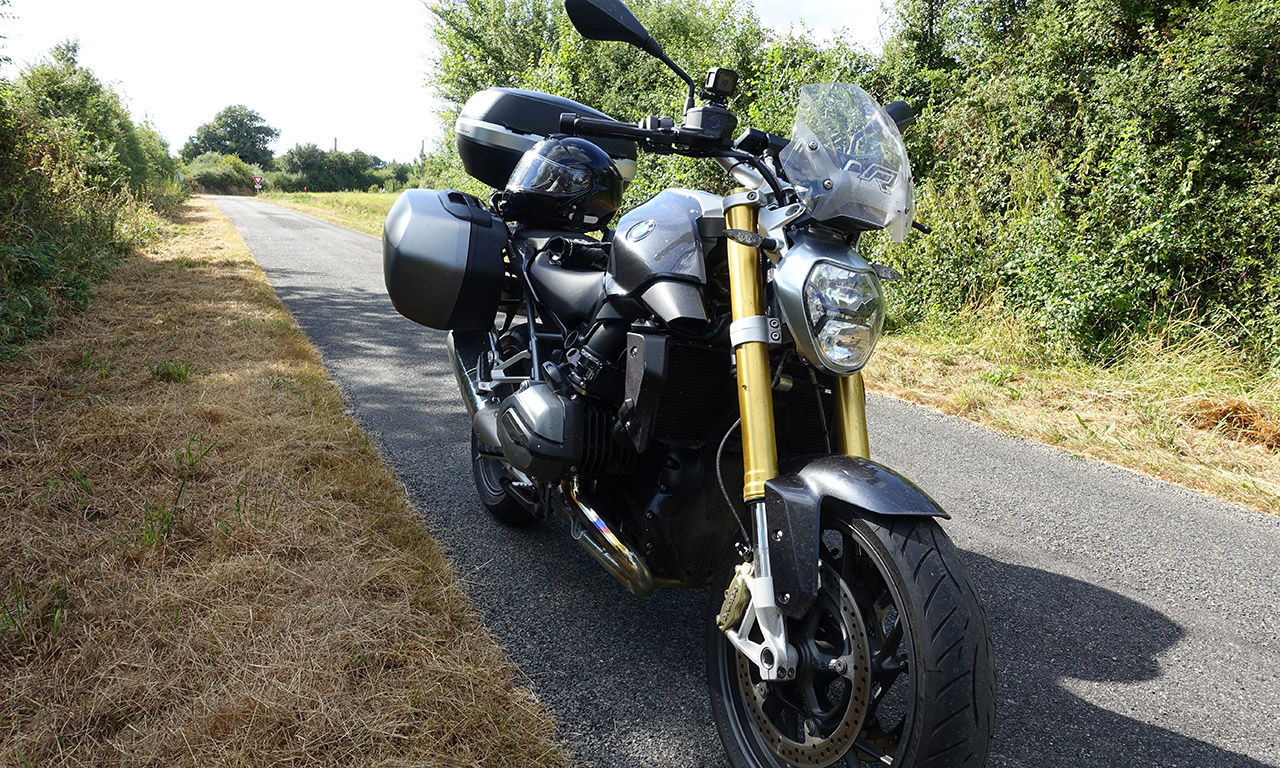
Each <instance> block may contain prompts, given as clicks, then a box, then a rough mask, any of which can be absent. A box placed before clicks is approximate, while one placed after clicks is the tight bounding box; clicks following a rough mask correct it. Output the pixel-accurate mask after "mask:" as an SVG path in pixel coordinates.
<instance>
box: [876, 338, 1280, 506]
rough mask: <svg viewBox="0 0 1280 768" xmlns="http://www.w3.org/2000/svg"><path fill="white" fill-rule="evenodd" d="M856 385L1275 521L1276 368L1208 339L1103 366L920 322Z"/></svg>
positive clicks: (1278, 495) (885, 348)
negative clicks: (1257, 365)
mask: <svg viewBox="0 0 1280 768" xmlns="http://www.w3.org/2000/svg"><path fill="white" fill-rule="evenodd" d="M866 377H867V384H868V388H870V389H872V390H873V391H877V392H881V393H883V394H887V395H890V396H893V397H897V398H901V399H903V400H908V401H910V402H913V403H918V404H920V405H925V406H928V407H930V408H934V409H936V410H939V411H942V412H943V413H949V414H953V415H956V416H963V417H965V418H968V419H971V420H973V421H976V422H978V423H979V424H982V425H984V426H987V427H990V428H992V429H996V430H999V431H1001V432H1004V433H1005V434H1008V435H1011V436H1013V437H1018V438H1023V439H1027V440H1035V441H1038V442H1042V443H1046V444H1048V445H1053V446H1056V447H1058V448H1061V449H1063V450H1065V451H1068V452H1069V453H1072V454H1076V455H1080V456H1087V457H1089V458H1094V459H1101V460H1103V461H1107V462H1110V463H1112V464H1116V465H1119V466H1122V467H1127V468H1129V469H1133V470H1136V471H1138V472H1141V473H1143V474H1146V475H1148V476H1150V477H1155V478H1158V479H1161V480H1165V481H1167V482H1171V483H1175V484H1177V485H1181V486H1183V487H1185V488H1191V489H1193V490H1196V491H1200V492H1202V493H1205V494H1208V495H1210V496H1215V497H1217V498H1219V499H1224V500H1227V501H1232V502H1235V503H1238V504H1242V505H1244V506H1248V507H1252V508H1253V509H1256V510H1258V511H1260V512H1264V513H1268V514H1272V515H1280V371H1277V370H1271V371H1265V370H1256V369H1253V368H1250V367H1249V365H1248V364H1247V363H1245V362H1244V361H1243V360H1241V359H1240V358H1239V356H1238V355H1237V354H1235V353H1233V352H1232V351H1231V349H1230V347H1229V346H1228V345H1227V344H1225V343H1224V342H1222V341H1221V340H1220V339H1218V338H1217V337H1216V336H1215V335H1214V334H1213V333H1212V332H1210V331H1203V330H1202V331H1199V332H1197V333H1196V334H1195V335H1193V336H1192V337H1191V338H1190V339H1189V340H1188V341H1185V342H1181V343H1178V344H1169V343H1166V342H1164V341H1162V340H1161V339H1150V340H1148V341H1145V342H1143V343H1140V344H1136V345H1134V346H1133V348H1132V349H1131V350H1130V354H1129V355H1128V357H1127V358H1126V359H1125V360H1124V361H1123V362H1121V363H1118V364H1115V365H1109V366H1103V365H1093V364H1087V363H1082V362H1073V361H1069V360H1062V359H1060V358H1056V357H1054V356H1052V355H1049V354H1047V353H1046V352H1044V351H1043V350H1042V349H1040V348H1039V347H1038V345H1037V344H1036V343H1035V342H1034V341H1033V340H1032V339H1031V336H1030V335H1029V334H1028V333H1027V332H1026V331H1025V330H1024V329H1023V328H1021V327H1020V326H1019V325H1018V324H1017V323H1016V322H1014V321H1011V320H1009V319H1007V318H1000V317H985V318H975V319H973V320H970V321H966V322H960V323H956V324H945V325H926V324H922V325H915V326H909V327H907V328H904V329H899V330H897V331H895V332H893V333H891V334H889V335H888V336H886V337H885V338H884V339H883V340H882V341H881V344H880V346H879V347H878V348H877V352H876V356H875V358H874V359H873V360H872V363H871V365H870V366H869V367H868V369H867V374H866Z"/></svg>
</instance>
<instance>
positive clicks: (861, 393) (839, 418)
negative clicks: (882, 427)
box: [836, 371, 871, 459]
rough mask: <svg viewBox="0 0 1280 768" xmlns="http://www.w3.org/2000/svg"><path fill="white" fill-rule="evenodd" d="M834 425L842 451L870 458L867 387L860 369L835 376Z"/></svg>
mask: <svg viewBox="0 0 1280 768" xmlns="http://www.w3.org/2000/svg"><path fill="white" fill-rule="evenodd" d="M836 427H837V430H838V433H839V437H840V451H841V452H842V453H844V454H845V455H846V456H858V457H860V458H863V459H869V458H871V444H870V441H869V440H868V439H867V388H866V385H865V384H863V381H862V371H858V372H857V373H855V374H853V375H851V376H837V377H836Z"/></svg>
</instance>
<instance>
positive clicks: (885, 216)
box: [782, 83, 915, 242]
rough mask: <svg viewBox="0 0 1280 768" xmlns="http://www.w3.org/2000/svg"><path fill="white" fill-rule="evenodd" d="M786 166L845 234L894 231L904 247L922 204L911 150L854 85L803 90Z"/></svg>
mask: <svg viewBox="0 0 1280 768" xmlns="http://www.w3.org/2000/svg"><path fill="white" fill-rule="evenodd" d="M782 167H783V170H785V171H786V174H787V178H788V179H789V180H790V181H791V183H792V184H793V185H795V188H796V192H797V193H798V194H799V195H800V200H801V202H803V203H804V205H805V207H806V208H808V209H809V212H810V213H811V214H813V217H814V218H815V219H817V220H819V221H832V222H833V223H835V224H837V225H839V226H840V227H841V228H842V229H843V228H848V227H849V226H853V227H854V228H857V229H888V230H889V233H890V235H891V236H892V237H893V239H894V240H895V241H898V242H901V241H902V239H903V238H904V237H905V236H906V233H907V230H908V229H910V228H911V219H912V215H913V213H914V207H915V201H914V195H913V191H912V187H911V165H910V163H909V162H908V160H907V149H906V147H905V146H904V145H903V143H902V136H901V134H899V133H898V128H897V126H895V125H894V124H893V120H892V119H891V118H890V117H889V115H888V114H887V113H886V112H885V111H884V108H883V107H881V106H880V105H879V104H878V103H877V102H876V100H875V99H873V98H871V96H869V95H868V94H867V92H866V91H864V90H862V89H861V88H859V87H858V86H856V85H852V84H850V83H821V84H817V85H806V86H805V87H804V88H801V89H800V105H799V107H798V109H797V110H796V122H795V127H794V129H793V130H792V132H791V143H790V144H788V145H787V147H786V148H785V149H784V150H783V151H782Z"/></svg>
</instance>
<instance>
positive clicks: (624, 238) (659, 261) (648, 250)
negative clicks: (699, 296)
mask: <svg viewBox="0 0 1280 768" xmlns="http://www.w3.org/2000/svg"><path fill="white" fill-rule="evenodd" d="M704 218H705V219H722V218H724V205H723V199H722V198H720V197H718V196H716V195H712V194H709V193H706V192H698V191H695V190H689V189H668V190H666V191H664V192H660V193H658V194H657V195H655V196H654V197H653V198H652V199H650V200H649V201H648V202H646V203H644V204H643V205H640V206H637V207H636V208H633V209H631V210H630V211H628V212H627V214H626V215H625V216H623V217H622V218H621V219H619V220H618V227H617V230H616V232H617V234H616V235H615V236H614V238H613V247H612V254H611V256H610V258H609V275H610V277H611V278H612V282H613V284H614V285H616V286H617V288H619V289H621V291H622V292H624V293H632V292H633V291H636V290H637V289H639V288H641V287H643V286H645V285H646V284H647V283H650V282H652V281H653V280H654V279H655V278H663V277H665V278H668V279H673V280H680V281H685V282H692V283H697V284H698V285H702V284H704V283H706V281H707V269H706V264H705V261H704V256H705V253H706V249H708V248H709V247H710V246H711V245H713V243H711V242H704V241H703V238H702V237H700V235H699V230H698V221H699V220H700V219H704Z"/></svg>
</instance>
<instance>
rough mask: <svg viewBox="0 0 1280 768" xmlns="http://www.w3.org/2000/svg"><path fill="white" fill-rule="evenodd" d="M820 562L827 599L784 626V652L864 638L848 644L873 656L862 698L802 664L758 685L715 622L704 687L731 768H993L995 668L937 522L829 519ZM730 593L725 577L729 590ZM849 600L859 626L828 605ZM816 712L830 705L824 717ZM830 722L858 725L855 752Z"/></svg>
mask: <svg viewBox="0 0 1280 768" xmlns="http://www.w3.org/2000/svg"><path fill="white" fill-rule="evenodd" d="M820 558H821V561H822V563H821V567H822V573H823V594H820V596H819V600H818V601H817V603H816V605H815V607H814V609H813V610H812V611H811V613H810V615H809V616H806V617H805V618H804V619H802V620H800V621H793V620H787V633H788V641H789V642H790V643H792V644H793V645H797V646H798V645H799V644H802V643H804V644H808V646H809V647H815V646H814V645H813V643H814V642H815V640H816V642H817V645H819V646H821V645H823V644H824V643H825V644H827V645H830V644H831V642H832V638H840V637H846V638H848V637H852V638H855V639H858V638H859V637H861V638H862V642H858V643H855V644H852V645H849V644H848V641H845V642H846V645H847V647H857V648H861V649H865V650H862V651H861V653H862V654H863V658H864V660H865V662H866V664H867V671H868V673H869V675H870V686H869V687H868V690H867V692H866V693H865V694H864V695H865V698H864V699H863V700H862V701H852V702H850V700H849V698H848V697H850V696H853V695H856V694H855V690H856V688H857V686H854V685H849V684H848V683H847V682H842V681H841V678H839V677H837V676H836V675H834V674H831V673H828V672H826V671H825V669H808V670H806V669H804V666H805V662H804V660H803V658H802V662H801V671H800V674H799V675H798V676H797V680H796V681H793V682H788V683H761V682H760V680H759V677H758V675H757V674H756V673H755V670H754V665H752V664H742V663H740V655H739V653H738V651H737V649H736V648H734V647H733V645H732V644H731V643H730V642H729V640H728V638H726V637H725V636H724V634H723V633H722V632H720V630H719V629H717V628H716V626H715V624H714V622H711V623H710V627H709V629H708V632H707V654H706V656H707V684H708V688H709V690H710V695H711V706H712V712H713V716H714V718H715V721H716V727H717V730H718V731H719V733H720V740H721V741H722V742H723V744H724V747H725V752H726V753H727V755H728V757H729V762H730V764H731V765H733V766H734V768H782V766H789V765H805V766H827V765H842V766H869V765H894V766H902V767H904V768H977V767H980V766H982V765H984V764H985V763H986V758H987V751H988V749H989V747H990V743H991V734H992V727H993V722H994V717H995V663H994V658H993V652H992V647H991V641H990V634H989V632H988V629H987V620H986V614H985V612H984V610H983V608H982V605H981V603H980V602H979V600H978V596H977V592H976V591H975V589H974V586H973V582H972V580H971V579H970V578H969V575H968V573H967V572H966V571H965V568H964V566H963V564H962V563H961V562H960V559H959V555H958V553H957V552H956V549H955V547H954V545H952V543H951V541H950V540H949V539H948V538H947V536H946V534H945V533H943V532H942V529H941V528H940V527H939V526H938V524H937V523H936V522H935V521H934V520H933V519H931V518H915V517H910V518H907V517H904V518H887V517H879V516H869V518H868V519H862V518H853V517H850V516H846V515H838V514H831V513H824V514H823V515H822V539H821V548H820ZM832 580H835V581H836V582H837V583H836V584H832V583H830V582H831V581H832ZM727 583H728V577H727V576H725V578H724V580H723V581H722V582H719V584H721V585H724V584H727ZM849 600H852V601H853V603H854V604H855V605H856V613H857V616H851V615H850V614H849V613H847V612H846V613H845V614H844V618H843V619H842V618H841V613H840V612H839V611H837V610H833V609H832V607H831V606H832V605H833V604H834V605H838V604H839V603H840V602H842V601H843V602H847V601H849ZM711 602H712V606H711V608H712V610H713V611H714V610H717V609H718V608H719V607H720V600H719V599H718V598H717V599H713V600H712V601H711ZM815 612H821V614H822V615H821V616H815ZM850 619H852V620H850ZM815 627H816V629H815ZM806 633H808V635H816V636H815V637H808V636H807V635H806ZM809 655H810V656H812V655H814V654H809ZM837 655H838V654H837ZM802 656H804V654H802ZM813 666H817V665H813ZM815 688H816V692H817V696H816V698H815V696H814V691H815ZM841 697H844V698H843V700H841ZM815 701H817V702H820V703H821V704H822V706H821V707H820V708H817V709H815V708H814V707H813V706H812V702H815ZM806 702H808V703H806ZM829 710H837V711H842V712H849V711H852V712H859V713H861V715H862V720H861V726H860V727H859V729H858V733H857V736H856V738H854V739H853V742H852V745H850V744H849V743H848V739H847V738H846V734H847V731H846V732H843V733H842V732H838V729H837V728H835V727H834V726H828V725H826V723H827V722H828V720H824V719H823V717H822V712H823V711H829ZM806 723H808V725H806ZM823 739H826V740H827V741H825V742H823V741H822V740H823ZM815 740H816V741H818V742H819V743H816V744H815ZM792 742H800V743H805V742H808V743H809V744H810V745H811V748H810V749H809V750H808V751H807V752H805V754H804V756H803V757H802V758H796V757H791V758H789V759H785V760H784V759H783V758H782V757H780V756H779V752H780V751H786V748H785V746H784V747H782V748H779V747H778V746H776V745H778V744H782V745H786V744H788V743H792ZM770 744H774V745H775V746H773V747H771V746H770ZM789 754H796V752H795V750H791V751H790V752H789Z"/></svg>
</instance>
